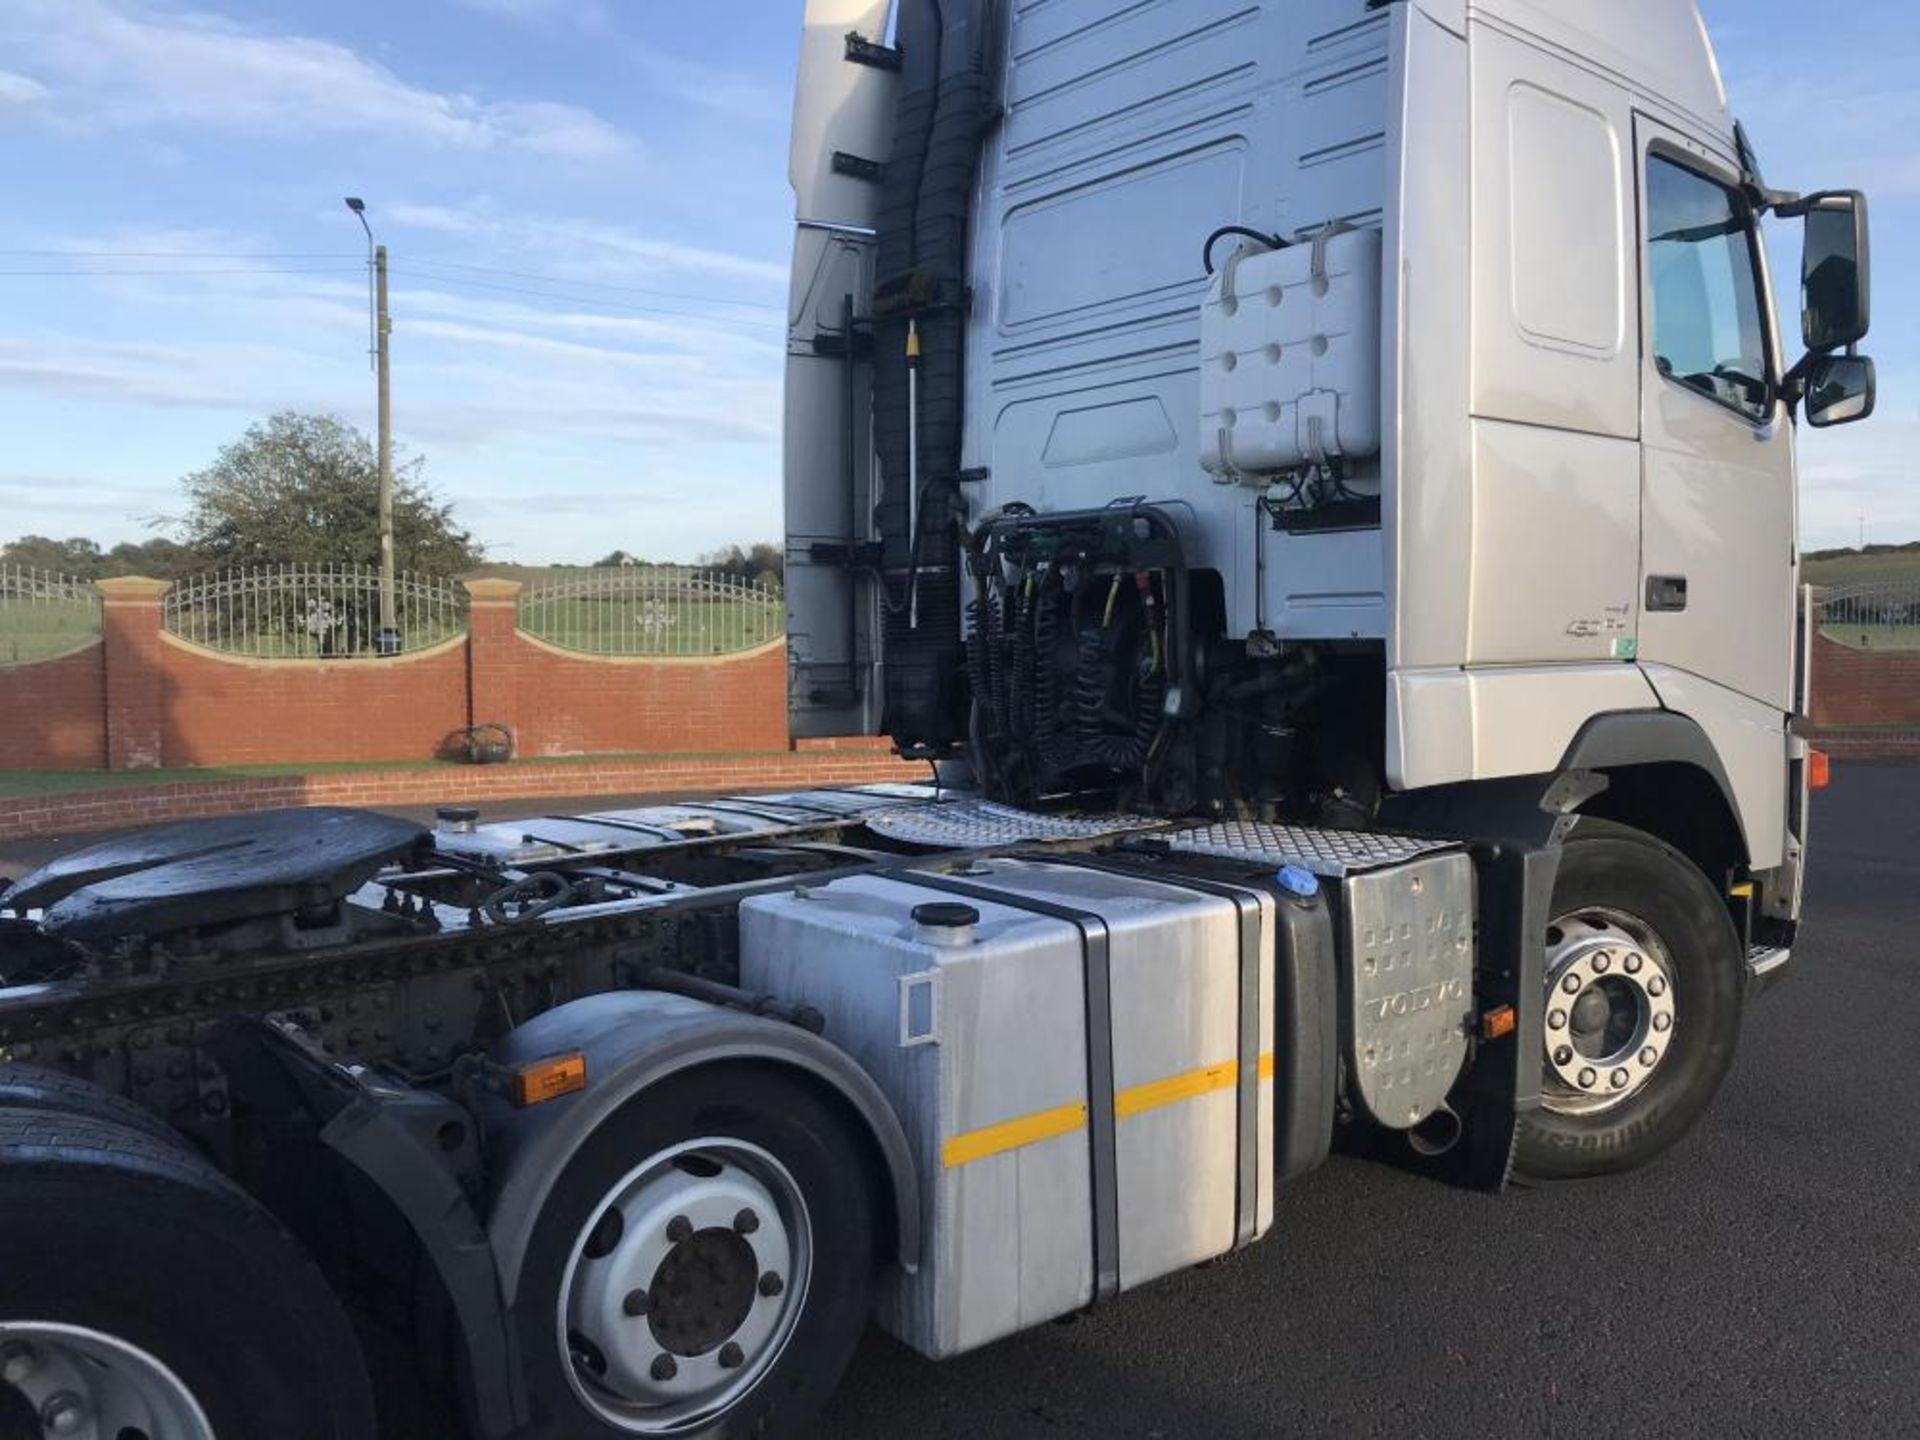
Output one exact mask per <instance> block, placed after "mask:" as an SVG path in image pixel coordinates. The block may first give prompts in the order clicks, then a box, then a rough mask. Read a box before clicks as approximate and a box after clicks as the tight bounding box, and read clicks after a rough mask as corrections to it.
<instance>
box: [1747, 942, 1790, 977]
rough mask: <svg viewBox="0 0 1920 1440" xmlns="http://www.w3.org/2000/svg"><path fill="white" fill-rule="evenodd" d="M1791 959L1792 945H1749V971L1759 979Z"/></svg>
mask: <svg viewBox="0 0 1920 1440" xmlns="http://www.w3.org/2000/svg"><path fill="white" fill-rule="evenodd" d="M1791 959H1793V949H1792V947H1791V946H1785V945H1750V946H1748V947H1747V973H1748V974H1749V975H1751V976H1753V978H1754V979H1756V980H1758V979H1759V978H1760V977H1761V976H1763V975H1771V974H1772V973H1773V972H1774V971H1776V970H1778V969H1779V968H1780V967H1781V966H1782V965H1785V964H1786V963H1787V962H1788V961H1789V960H1791Z"/></svg>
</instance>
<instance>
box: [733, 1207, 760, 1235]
mask: <svg viewBox="0 0 1920 1440" xmlns="http://www.w3.org/2000/svg"><path fill="white" fill-rule="evenodd" d="M759 1228H760V1217H759V1216H758V1215H756V1214H754V1213H753V1211H751V1210H742V1211H741V1212H740V1213H739V1214H738V1215H736V1216H734V1217H733V1229H734V1233H735V1234H738V1235H751V1234H753V1232H754V1231H756V1230H758V1229H759Z"/></svg>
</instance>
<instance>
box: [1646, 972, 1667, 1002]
mask: <svg viewBox="0 0 1920 1440" xmlns="http://www.w3.org/2000/svg"><path fill="white" fill-rule="evenodd" d="M1666 993H1667V982H1666V980H1665V979H1664V978H1662V977H1661V976H1659V975H1656V976H1654V977H1653V979H1651V980H1649V981H1647V994H1649V995H1651V996H1653V997H1654V998H1655V999H1658V998H1659V997H1660V996H1662V995H1664V994H1666Z"/></svg>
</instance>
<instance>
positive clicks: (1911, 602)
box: [1814, 575, 1920, 650]
mask: <svg viewBox="0 0 1920 1440" xmlns="http://www.w3.org/2000/svg"><path fill="white" fill-rule="evenodd" d="M1814 604H1815V607H1816V608H1817V610H1818V612H1819V617H1820V620H1819V623H1820V630H1821V632H1822V633H1823V634H1825V635H1826V636H1827V638H1829V639H1831V640H1837V641H1839V642H1840V643H1841V644H1843V645H1852V646H1855V647H1857V648H1859V649H1885V650H1920V575H1911V576H1895V577H1891V578H1888V579H1881V580H1856V581H1849V582H1848V583H1846V584H1844V585H1834V586H1830V587H1828V588H1827V589H1825V590H1816V591H1815V592H1814Z"/></svg>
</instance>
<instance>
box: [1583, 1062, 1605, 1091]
mask: <svg viewBox="0 0 1920 1440" xmlns="http://www.w3.org/2000/svg"><path fill="white" fill-rule="evenodd" d="M1599 1078H1600V1077H1599V1076H1598V1075H1596V1074H1595V1073H1594V1070H1593V1067H1592V1066H1591V1065H1589V1066H1588V1067H1587V1068H1586V1069H1584V1070H1582V1071H1581V1072H1580V1088H1581V1089H1582V1090H1591V1089H1592V1088H1593V1082H1594V1081H1596V1080H1598V1079H1599Z"/></svg>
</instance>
